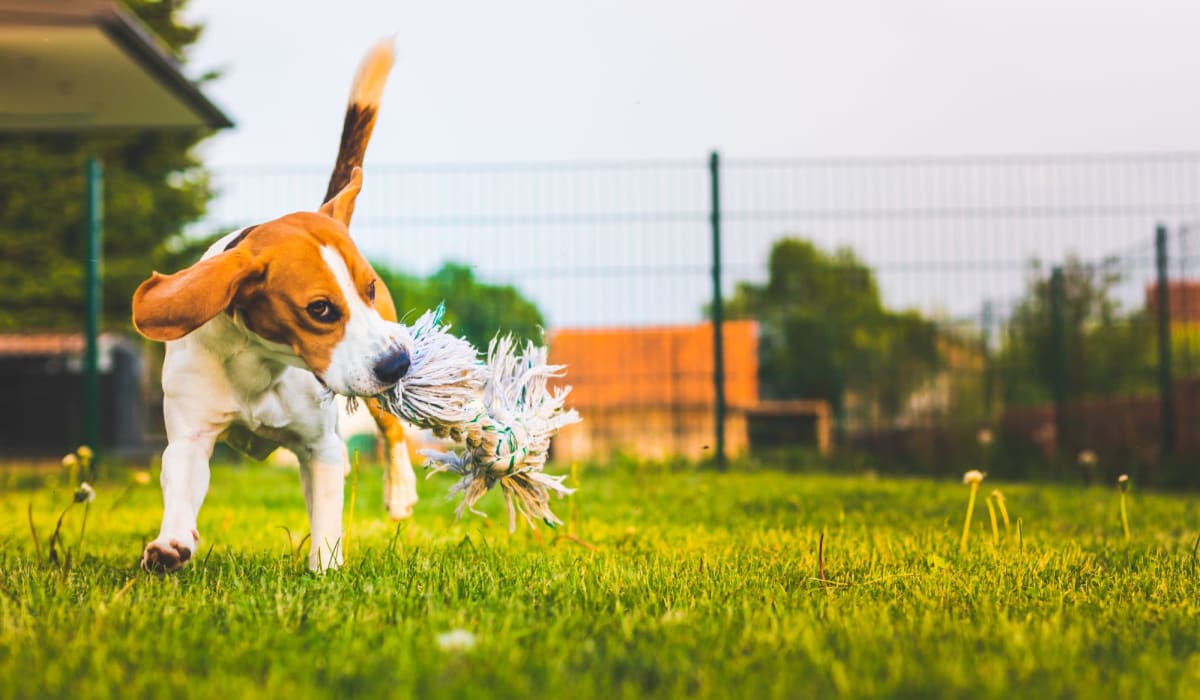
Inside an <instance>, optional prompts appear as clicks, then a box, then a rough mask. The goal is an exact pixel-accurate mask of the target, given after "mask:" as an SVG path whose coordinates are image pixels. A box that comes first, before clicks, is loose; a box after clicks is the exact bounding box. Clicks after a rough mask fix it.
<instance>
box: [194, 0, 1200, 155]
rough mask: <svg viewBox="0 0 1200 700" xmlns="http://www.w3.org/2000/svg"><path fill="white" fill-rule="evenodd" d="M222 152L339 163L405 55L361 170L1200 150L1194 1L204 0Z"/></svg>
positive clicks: (198, 14)
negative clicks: (358, 74) (356, 100)
mask: <svg viewBox="0 0 1200 700" xmlns="http://www.w3.org/2000/svg"><path fill="white" fill-rule="evenodd" d="M189 16H191V17H194V18H196V19H199V20H201V21H203V22H204V23H205V25H206V26H207V30H206V33H205V36H204V38H203V39H202V40H201V42H200V44H199V45H198V46H197V47H196V48H195V50H194V51H193V52H192V54H191V62H190V65H189V71H190V72H191V73H192V74H199V73H200V72H201V71H203V70H206V69H210V68H222V69H224V71H225V75H224V77H223V78H221V79H220V80H219V81H218V82H216V83H213V84H212V85H210V86H209V87H208V91H209V93H210V94H211V95H212V96H213V97H214V98H215V99H216V101H217V102H218V103H219V104H220V105H221V106H223V107H224V108H225V109H226V110H227V111H228V112H229V113H230V115H231V116H232V117H233V119H234V120H235V121H236V122H237V128H236V129H234V130H232V131H230V132H228V133H224V134H221V135H220V136H218V137H216V138H215V139H213V141H212V143H211V144H210V145H209V147H208V151H207V154H208V156H209V160H210V163H211V164H213V165H217V166H219V165H226V164H278V163H304V164H324V163H328V162H330V161H331V160H332V158H333V154H334V151H335V147H336V143H337V132H338V130H339V128H340V125H341V118H342V109H343V106H344V101H345V97H346V94H347V91H348V86H349V81H350V78H351V75H352V73H353V70H354V67H355V65H356V64H357V62H358V60H359V58H360V57H361V55H362V54H363V52H364V51H365V50H366V48H367V47H368V46H369V45H370V44H371V43H372V42H373V41H375V40H376V39H378V38H379V37H381V36H386V35H392V34H394V35H395V37H396V45H397V49H398V52H399V61H398V63H397V68H396V70H395V72H394V73H393V75H392V78H391V83H390V85H389V87H388V91H387V94H386V98H385V102H384V109H383V113H382V115H381V117H380V122H379V126H378V128H377V130H376V136H375V141H374V142H373V143H372V146H371V152H370V155H369V161H368V162H370V161H375V162H397V161H409V162H411V161H463V160H469V161H477V160H484V161H492V160H526V159H538V160H540V159H554V160H558V159H573V158H605V159H607V158H641V157H680V156H688V157H692V156H696V155H697V154H701V155H702V154H703V153H704V152H706V151H707V150H709V149H710V148H714V147H719V148H720V149H722V151H723V152H724V153H726V154H730V155H736V156H776V155H787V156H854V155H891V154H925V155H929V154H961V153H1010V152H1022V153H1028V152H1077V151H1130V150H1134V151H1141V150H1179V149H1200V3H1198V2H1194V1H1179V2H1164V1H1161V0H1159V1H1156V0H1138V1H1136V2H1133V1H1128V0H1127V1H1125V2H1113V1H1111V0H1087V1H1080V2H1074V1H1072V2H1057V1H1054V0H1038V1H1032V2H1026V1H1014V0H1006V1H1004V2H991V1H988V2H975V1H972V0H921V1H905V0H850V1H847V0H838V1H836V2H830V1H823V2H800V1H797V2H784V1H782V0H779V1H776V2H763V1H760V0H730V1H726V2H708V1H703V0H688V1H675V0H602V1H601V0H592V1H586V2H585V1H581V0H553V1H550V0H547V1H533V0H505V1H504V2H495V1H484V0H480V1H475V2H463V1H460V0H440V1H438V2H429V1H424V0H423V1H420V2H417V1H414V0H355V1H353V2H349V1H347V2H337V3H333V2H315V1H301V0H254V1H253V2H250V1H248V0H193V2H192V4H191V8H190V10H189Z"/></svg>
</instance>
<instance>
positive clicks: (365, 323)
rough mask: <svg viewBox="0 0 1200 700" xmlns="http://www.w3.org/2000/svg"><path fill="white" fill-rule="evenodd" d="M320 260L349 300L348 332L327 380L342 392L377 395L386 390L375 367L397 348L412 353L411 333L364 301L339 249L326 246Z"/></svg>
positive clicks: (347, 307) (336, 351)
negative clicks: (388, 319)
mask: <svg viewBox="0 0 1200 700" xmlns="http://www.w3.org/2000/svg"><path fill="white" fill-rule="evenodd" d="M321 258H322V259H323V260H324V261H325V264H326V265H328V266H329V270H330V272H332V273H333V278H334V279H335V280H337V283H338V287H339V288H340V289H341V292H342V296H343V297H345V299H346V316H345V329H344V331H343V334H342V339H341V341H340V342H338V344H337V345H336V346H335V347H334V349H333V354H332V356H331V357H330V362H329V368H328V369H327V370H326V372H325V381H326V382H327V383H328V384H330V386H331V388H333V389H334V391H338V392H340V393H349V394H359V395H373V394H377V393H379V392H380V391H381V390H383V389H385V388H387V387H386V386H383V385H381V384H380V383H379V379H378V377H377V376H376V375H375V371H374V370H375V365H376V363H378V362H379V360H381V359H382V358H384V357H387V356H388V355H390V354H392V353H393V352H394V348H396V347H403V348H405V349H406V350H408V351H409V352H410V353H411V352H412V340H411V338H409V336H408V330H407V329H406V328H405V327H404V326H401V325H399V324H396V323H391V322H389V321H385V320H384V319H383V317H382V316H380V315H379V312H378V311H376V310H375V309H374V308H372V307H370V306H368V305H367V304H366V302H364V301H363V299H362V297H361V296H360V295H359V291H358V289H357V288H356V287H355V286H354V280H353V278H352V277H351V276H350V268H349V266H347V265H346V261H345V260H344V259H343V258H342V255H341V253H339V252H338V251H337V249H335V248H332V247H330V246H325V247H323V248H322V249H321Z"/></svg>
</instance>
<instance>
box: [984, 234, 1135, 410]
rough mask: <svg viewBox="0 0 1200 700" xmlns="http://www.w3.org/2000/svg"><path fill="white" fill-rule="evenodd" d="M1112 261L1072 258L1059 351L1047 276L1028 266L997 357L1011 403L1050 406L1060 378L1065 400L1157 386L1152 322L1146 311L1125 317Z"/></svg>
mask: <svg viewBox="0 0 1200 700" xmlns="http://www.w3.org/2000/svg"><path fill="white" fill-rule="evenodd" d="M1115 262H1116V261H1106V262H1105V263H1102V264H1100V265H1089V264H1085V263H1084V262H1082V261H1081V260H1079V259H1078V258H1076V257H1069V258H1068V259H1067V261H1066V263H1065V264H1064V265H1063V266H1062V280H1063V282H1062V297H1061V300H1060V305H1061V309H1062V347H1061V350H1060V349H1059V348H1058V347H1057V346H1056V345H1055V341H1054V326H1053V313H1052V306H1053V300H1052V298H1051V282H1050V276H1049V275H1046V274H1044V271H1043V269H1042V266H1041V265H1040V264H1039V263H1038V262H1037V261H1034V262H1033V263H1031V265H1030V274H1029V282H1028V284H1027V287H1026V291H1025V295H1024V296H1023V297H1022V298H1021V300H1020V302H1018V304H1017V306H1016V308H1015V309H1014V311H1013V314H1012V317H1011V318H1010V320H1009V323H1008V333H1007V334H1006V336H1005V338H1004V344H1003V345H1002V347H1001V349H1000V352H999V354H998V357H997V366H998V368H999V373H1000V380H1001V384H1002V391H1003V396H1004V400H1005V402H1006V403H1009V404H1035V403H1047V402H1049V401H1050V400H1052V399H1053V396H1054V386H1055V383H1056V381H1057V379H1058V373H1059V372H1061V373H1062V378H1061V379H1062V382H1063V388H1064V389H1065V391H1066V393H1067V396H1068V397H1072V396H1082V395H1086V394H1096V395H1104V394H1118V393H1129V392H1135V391H1139V390H1150V389H1153V388H1154V387H1155V386H1156V385H1155V383H1154V381H1155V380H1154V374H1153V371H1152V368H1153V366H1154V362H1155V360H1154V333H1153V330H1152V326H1151V323H1150V318H1149V317H1148V316H1147V315H1146V313H1145V311H1144V310H1140V309H1139V310H1134V311H1130V312H1127V311H1125V310H1124V309H1123V308H1122V306H1121V303H1120V301H1119V300H1117V299H1116V298H1115V296H1114V289H1115V287H1116V286H1117V285H1118V284H1120V283H1121V281H1122V275H1121V273H1120V272H1119V269H1118V266H1117V265H1116V264H1114V263H1115ZM1060 352H1061V355H1059V354H1058V353H1060Z"/></svg>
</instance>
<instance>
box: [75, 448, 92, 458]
mask: <svg viewBox="0 0 1200 700" xmlns="http://www.w3.org/2000/svg"><path fill="white" fill-rule="evenodd" d="M75 453H76V454H78V455H79V458H80V459H82V460H85V461H86V460H89V459H91V458H92V448H90V447H88V446H87V445H80V446H79V449H77V450H75Z"/></svg>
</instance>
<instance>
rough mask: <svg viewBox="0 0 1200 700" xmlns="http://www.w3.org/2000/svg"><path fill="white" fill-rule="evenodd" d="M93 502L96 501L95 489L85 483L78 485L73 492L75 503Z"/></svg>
mask: <svg viewBox="0 0 1200 700" xmlns="http://www.w3.org/2000/svg"><path fill="white" fill-rule="evenodd" d="M94 500H96V489H94V488H92V485H91V484H89V483H88V482H86V481H84V482H82V483H81V484H79V489H78V490H77V491H75V502H76V503H91V502H92V501H94Z"/></svg>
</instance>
